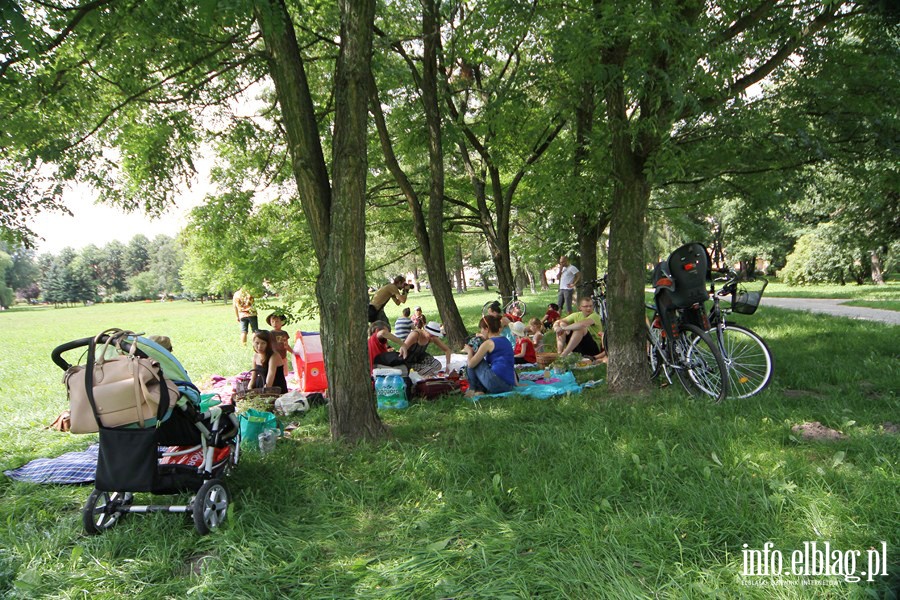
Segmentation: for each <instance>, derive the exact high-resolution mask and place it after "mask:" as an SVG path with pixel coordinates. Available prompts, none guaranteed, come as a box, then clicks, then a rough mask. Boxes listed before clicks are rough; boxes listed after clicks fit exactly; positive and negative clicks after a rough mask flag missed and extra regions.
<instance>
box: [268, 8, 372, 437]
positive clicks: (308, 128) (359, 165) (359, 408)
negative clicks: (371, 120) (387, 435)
mask: <svg viewBox="0 0 900 600" xmlns="http://www.w3.org/2000/svg"><path fill="white" fill-rule="evenodd" d="M340 9H341V15H340V24H341V27H340V39H341V44H340V49H339V54H338V59H337V63H336V67H335V72H334V87H333V93H334V111H335V114H334V130H333V131H334V133H333V140H332V169H333V179H332V180H331V181H329V177H328V169H327V164H326V162H325V157H324V152H323V150H322V141H321V139H320V137H319V130H318V124H317V123H316V120H315V119H316V112H315V109H314V104H313V98H312V95H311V93H310V89H309V84H308V80H307V76H306V68H305V62H304V59H303V57H302V54H301V52H300V48H299V46H298V44H297V38H296V36H295V32H294V25H293V22H292V21H291V18H290V16H289V14H288V9H287V6H285V4H284V2H283V1H282V0H257V1H256V2H255V3H254V11H255V14H256V18H257V22H258V23H259V27H260V31H261V32H262V36H263V39H264V41H265V45H266V57H267V62H268V66H269V73H270V74H271V76H272V79H273V81H274V83H275V91H276V95H277V97H278V103H279V106H280V108H281V115H282V119H283V124H284V128H285V136H286V138H287V142H288V149H289V152H290V155H291V158H292V161H293V173H294V177H295V179H296V181H297V187H298V189H299V191H300V198H301V202H302V205H303V209H304V212H305V213H306V218H307V220H308V222H309V225H310V230H311V234H312V242H313V249H314V251H315V254H316V258H317V259H318V262H319V278H318V280H317V282H316V296H317V297H318V299H319V307H320V311H321V314H322V329H321V334H322V340H323V348H324V354H325V362H326V372H327V375H328V379H329V388H330V394H329V395H330V402H329V415H330V420H331V432H332V436H333V437H335V438H343V439H350V440H355V439H359V438H377V437H380V436H381V435H382V434H383V433H384V425H383V424H382V423H381V420H380V419H379V418H378V413H377V412H376V410H375V401H374V397H373V394H372V389H371V386H370V384H369V381H370V379H369V374H368V368H367V367H368V362H367V357H366V346H365V343H364V340H365V339H366V327H367V323H366V316H365V311H364V309H363V307H364V306H365V305H366V290H365V272H364V269H365V222H366V219H365V198H366V168H367V162H366V115H367V103H368V98H369V89H370V88H369V85H370V81H371V52H372V35H373V29H372V28H373V20H374V14H375V3H374V2H373V1H371V0H363V1H359V2H355V3H352V4H351V3H350V2H348V1H346V0H344V1H342V2H341V3H340ZM348 305H349V306H350V307H356V309H355V310H346V308H345V307H346V306H348ZM348 342H349V343H348Z"/></svg>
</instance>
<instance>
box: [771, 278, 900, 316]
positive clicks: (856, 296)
mask: <svg viewBox="0 0 900 600" xmlns="http://www.w3.org/2000/svg"><path fill="white" fill-rule="evenodd" d="M765 294H766V295H767V296H775V297H780V298H847V299H850V300H854V301H866V302H868V303H871V304H856V302H849V303H848V304H851V305H852V306H869V307H870V308H887V309H889V310H897V308H896V306H897V304H898V303H900V281H888V282H887V283H885V284H884V285H872V284H869V285H856V284H847V285H837V284H832V285H797V286H790V285H787V284H786V283H781V282H780V281H774V280H769V285H768V286H766V292H765ZM882 303H883V304H882ZM891 306H893V307H894V308H891Z"/></svg>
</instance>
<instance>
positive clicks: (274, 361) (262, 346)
mask: <svg viewBox="0 0 900 600" xmlns="http://www.w3.org/2000/svg"><path fill="white" fill-rule="evenodd" d="M274 348H275V344H274V343H273V340H272V336H271V334H270V333H269V332H268V331H264V330H260V331H257V332H256V333H254V334H253V372H252V373H250V389H256V388H264V387H267V388H278V389H280V390H281V393H282V394H286V393H287V391H288V389H287V381H286V380H285V377H284V369H282V367H283V366H284V359H283V358H281V355H280V354H278V353H277V352H275V351H274Z"/></svg>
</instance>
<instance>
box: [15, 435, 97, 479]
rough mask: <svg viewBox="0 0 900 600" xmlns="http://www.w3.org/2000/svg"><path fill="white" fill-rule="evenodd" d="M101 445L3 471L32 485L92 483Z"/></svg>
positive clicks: (35, 460) (38, 459) (41, 459)
mask: <svg viewBox="0 0 900 600" xmlns="http://www.w3.org/2000/svg"><path fill="white" fill-rule="evenodd" d="M99 449H100V445H99V444H91V445H90V446H88V447H87V449H86V450H83V451H81V452H67V453H65V454H63V455H62V456H57V457H56V458H36V459H34V460H33V461H31V462H29V463H27V464H25V465H22V466H21V467H19V468H18V469H11V470H9V471H3V474H4V475H6V476H7V477H10V478H12V479H15V480H16V481H27V482H30V483H91V482H92V481H94V474H95V473H96V471H97V453H98V451H99Z"/></svg>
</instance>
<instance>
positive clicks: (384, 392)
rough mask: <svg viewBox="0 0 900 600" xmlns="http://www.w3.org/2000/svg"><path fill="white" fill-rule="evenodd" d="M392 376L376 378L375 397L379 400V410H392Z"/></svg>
mask: <svg viewBox="0 0 900 600" xmlns="http://www.w3.org/2000/svg"><path fill="white" fill-rule="evenodd" d="M389 379H390V376H388V375H378V376H376V377H375V396H376V397H377V399H378V408H391V400H392V398H391V395H392V392H391V389H390V382H389Z"/></svg>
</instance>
